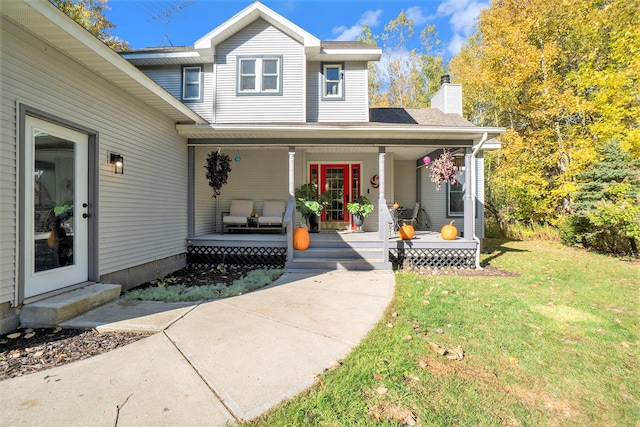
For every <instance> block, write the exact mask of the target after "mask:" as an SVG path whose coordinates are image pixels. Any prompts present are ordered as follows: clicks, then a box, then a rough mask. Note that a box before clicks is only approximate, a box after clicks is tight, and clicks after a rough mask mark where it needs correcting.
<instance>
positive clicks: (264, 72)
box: [237, 57, 282, 95]
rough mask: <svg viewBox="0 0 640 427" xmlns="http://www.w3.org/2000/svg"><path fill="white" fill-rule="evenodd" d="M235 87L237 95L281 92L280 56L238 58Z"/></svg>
mask: <svg viewBox="0 0 640 427" xmlns="http://www.w3.org/2000/svg"><path fill="white" fill-rule="evenodd" d="M237 88H238V94H239V95H274V94H275V95H280V94H282V58H281V57H250V58H249V57H241V58H238V82H237Z"/></svg>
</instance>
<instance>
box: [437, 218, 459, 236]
mask: <svg viewBox="0 0 640 427" xmlns="http://www.w3.org/2000/svg"><path fill="white" fill-rule="evenodd" d="M440 235H441V236H442V238H443V239H444V240H455V239H456V237H458V229H457V228H456V227H455V226H454V225H453V221H451V222H450V223H449V224H447V225H445V226H443V227H442V228H441V229H440Z"/></svg>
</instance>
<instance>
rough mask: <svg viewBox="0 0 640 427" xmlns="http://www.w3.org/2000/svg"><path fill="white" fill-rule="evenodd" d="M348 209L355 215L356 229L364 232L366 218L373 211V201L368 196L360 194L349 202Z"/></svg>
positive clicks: (354, 223)
mask: <svg viewBox="0 0 640 427" xmlns="http://www.w3.org/2000/svg"><path fill="white" fill-rule="evenodd" d="M347 211H348V212H349V213H350V214H351V215H352V216H353V225H355V226H356V227H357V228H356V231H357V232H360V233H362V228H361V227H362V224H364V219H365V218H366V217H367V216H368V215H369V214H370V213H371V212H373V203H371V202H370V201H369V199H368V198H367V197H366V196H360V197H356V198H355V199H353V201H352V202H349V203H347Z"/></svg>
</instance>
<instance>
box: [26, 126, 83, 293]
mask: <svg viewBox="0 0 640 427" xmlns="http://www.w3.org/2000/svg"><path fill="white" fill-rule="evenodd" d="M25 124H26V128H25V130H26V135H25V143H26V144H27V147H25V163H24V165H25V167H26V168H27V171H26V174H25V175H26V180H25V184H26V188H27V189H32V190H31V191H29V190H27V192H26V193H27V194H26V196H27V197H26V199H25V204H26V206H25V207H24V213H25V215H24V218H25V242H26V244H25V246H24V251H23V254H24V262H25V266H24V269H25V273H26V274H25V297H27V298H28V297H31V296H35V295H40V294H43V293H46V292H50V291H54V290H56V289H60V288H63V287H66V286H69V285H73V284H76V283H81V282H84V281H86V280H87V278H88V222H87V215H86V211H87V209H86V208H87V200H88V185H87V179H88V137H87V135H85V134H82V133H78V132H75V131H72V130H70V129H67V128H64V127H60V126H57V125H54V124H52V123H49V122H46V121H43V120H39V119H35V118H31V117H27V119H26V123H25Z"/></svg>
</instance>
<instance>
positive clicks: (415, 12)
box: [405, 6, 427, 25]
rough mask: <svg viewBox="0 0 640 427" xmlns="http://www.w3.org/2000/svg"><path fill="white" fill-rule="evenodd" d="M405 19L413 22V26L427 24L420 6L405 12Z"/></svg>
mask: <svg viewBox="0 0 640 427" xmlns="http://www.w3.org/2000/svg"><path fill="white" fill-rule="evenodd" d="M405 15H407V18H409V19H411V20H413V24H414V25H422V24H426V23H427V17H426V16H424V14H423V13H422V8H421V7H420V6H413V7H410V8H409V9H407V11H406V12H405Z"/></svg>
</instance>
